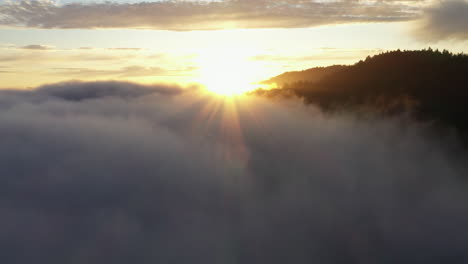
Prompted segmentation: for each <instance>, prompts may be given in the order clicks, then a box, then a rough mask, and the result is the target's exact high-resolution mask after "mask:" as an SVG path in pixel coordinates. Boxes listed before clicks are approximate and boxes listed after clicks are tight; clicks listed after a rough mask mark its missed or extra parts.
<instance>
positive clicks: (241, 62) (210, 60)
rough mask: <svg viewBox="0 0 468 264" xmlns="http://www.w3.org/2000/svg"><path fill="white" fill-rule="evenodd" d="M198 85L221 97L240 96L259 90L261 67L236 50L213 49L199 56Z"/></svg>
mask: <svg viewBox="0 0 468 264" xmlns="http://www.w3.org/2000/svg"><path fill="white" fill-rule="evenodd" d="M199 59H200V60H199V66H200V83H201V84H202V85H203V86H205V87H206V89H207V90H208V91H210V92H212V93H215V94H218V95H222V96H234V95H240V94H243V93H245V92H248V91H251V90H254V89H256V88H259V87H260V85H259V84H258V82H259V80H262V72H261V71H262V69H261V68H262V67H261V66H259V65H257V63H255V61H252V60H250V59H249V55H248V54H247V53H245V52H242V51H240V50H237V49H215V50H211V51H207V52H204V53H203V54H200V57H199Z"/></svg>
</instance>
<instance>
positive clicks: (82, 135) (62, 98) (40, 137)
mask: <svg viewBox="0 0 468 264" xmlns="http://www.w3.org/2000/svg"><path fill="white" fill-rule="evenodd" d="M0 109H1V111H0V175H1V177H0V188H1V189H0V197H1V198H0V202H1V206H0V215H1V216H2V217H1V218H0V243H1V245H2V246H1V251H0V252H1V254H0V260H1V262H2V263H32V262H38V261H39V262H41V263H52V264H53V263H90V264H94V263H222V264H224V263H243V264H244V263H325V264H328V263H330V264H331V263H461V262H464V261H466V259H467V258H468V253H467V251H466V245H467V244H468V227H466V223H467V221H468V203H467V201H468V192H467V188H468V186H467V183H466V179H467V178H466V175H467V168H466V165H465V164H466V156H465V154H464V152H463V150H461V149H459V148H458V147H457V141H456V139H454V138H451V137H450V135H447V136H446V137H435V136H434V134H433V133H432V132H431V128H430V126H428V125H427V124H424V123H419V122H416V121H412V120H411V118H408V117H392V118H387V119H378V118H356V117H353V116H352V115H348V114H346V113H340V114H325V113H323V112H321V111H320V110H319V109H318V108H315V107H314V106H306V105H303V104H302V102H301V101H299V100H293V99H287V100H286V99H285V100H268V99H263V98H258V97H254V96H251V97H242V98H238V99H225V98H222V97H216V96H212V95H207V94H205V93H203V92H202V91H200V89H197V88H194V87H192V88H184V87H178V86H175V85H174V86H165V85H151V86H145V85H137V84H133V83H127V82H87V83H84V82H67V83H59V84H52V85H47V86H42V87H38V88H36V89H33V90H29V91H25V90H8V91H0Z"/></svg>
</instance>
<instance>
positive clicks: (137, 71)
mask: <svg viewBox="0 0 468 264" xmlns="http://www.w3.org/2000/svg"><path fill="white" fill-rule="evenodd" d="M55 70H57V72H56V73H57V74H60V75H66V76H78V77H86V76H118V77H137V76H161V75H163V76H164V75H171V74H173V73H172V72H171V71H169V70H166V69H163V68H160V67H142V66H136V65H133V66H126V67H123V68H121V69H116V70H110V69H103V70H97V69H94V68H93V69H88V68H56V69H55Z"/></svg>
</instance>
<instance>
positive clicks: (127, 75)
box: [0, 0, 468, 89]
mask: <svg viewBox="0 0 468 264" xmlns="http://www.w3.org/2000/svg"><path fill="white" fill-rule="evenodd" d="M467 24H468V2H467V1H465V0H440V1H439V0H408V1H401V0H373V1H371V0H310V1H309V0H284V1H270V0H220V1H166V0H162V1H147V2H139V1H76V0H62V1H58V0H57V1H54V0H44V1H43V0H41V1H16V0H9V1H6V0H0V77H1V80H2V82H1V83H0V88H15V89H16V88H33V87H37V86H39V85H43V84H46V83H54V82H61V81H67V80H84V81H95V80H127V81H134V82H138V83H179V84H184V85H189V84H191V83H201V84H203V85H207V86H210V85H211V86H217V85H219V84H220V83H222V82H223V80H225V79H226V78H229V79H238V80H239V82H238V83H236V85H238V86H245V87H246V89H250V88H249V87H250V86H251V85H252V87H253V85H255V83H256V82H259V81H261V80H264V79H267V78H269V77H272V76H274V75H277V74H280V73H282V72H285V71H292V70H302V69H307V68H311V67H316V66H328V65H333V64H352V63H354V62H357V61H359V60H360V59H363V58H365V57H366V56H368V55H373V54H378V53H380V52H382V51H386V50H393V49H421V48H427V47H433V48H439V49H448V50H450V51H452V52H467V51H468V48H467V47H468V45H467V44H468V41H467V40H468V29H467V27H466V25H467ZM26 75H27V78H26V77H25V76H26Z"/></svg>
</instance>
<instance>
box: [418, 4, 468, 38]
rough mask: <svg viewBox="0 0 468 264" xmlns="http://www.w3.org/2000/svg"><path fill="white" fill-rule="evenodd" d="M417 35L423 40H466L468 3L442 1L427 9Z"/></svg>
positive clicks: (467, 33) (467, 35) (467, 34)
mask: <svg viewBox="0 0 468 264" xmlns="http://www.w3.org/2000/svg"><path fill="white" fill-rule="evenodd" d="M424 18H425V19H424V20H423V21H422V22H421V26H420V28H419V31H418V35H419V36H420V37H421V38H423V39H425V40H441V39H461V40H466V39H468V27H467V25H468V1H466V0H444V1H441V2H440V3H439V4H438V5H436V6H433V7H431V8H428V9H427V10H426V15H425V16H424Z"/></svg>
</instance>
